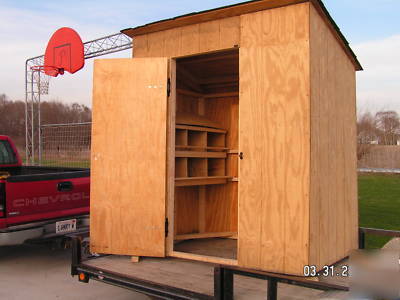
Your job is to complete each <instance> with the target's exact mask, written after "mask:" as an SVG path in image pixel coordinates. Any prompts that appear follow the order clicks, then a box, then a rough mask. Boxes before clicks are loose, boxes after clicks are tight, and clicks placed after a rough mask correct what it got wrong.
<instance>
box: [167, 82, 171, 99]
mask: <svg viewBox="0 0 400 300" xmlns="http://www.w3.org/2000/svg"><path fill="white" fill-rule="evenodd" d="M169 95H171V80H170V79H169V78H168V80H167V96H168V97H169Z"/></svg>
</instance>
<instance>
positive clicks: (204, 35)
mask: <svg viewBox="0 0 400 300" xmlns="http://www.w3.org/2000/svg"><path fill="white" fill-rule="evenodd" d="M219 24H220V21H219V20H215V21H211V22H205V23H201V24H199V42H200V44H199V46H200V47H199V50H200V51H199V52H208V51H211V50H215V49H218V48H219V44H220V31H219Z"/></svg>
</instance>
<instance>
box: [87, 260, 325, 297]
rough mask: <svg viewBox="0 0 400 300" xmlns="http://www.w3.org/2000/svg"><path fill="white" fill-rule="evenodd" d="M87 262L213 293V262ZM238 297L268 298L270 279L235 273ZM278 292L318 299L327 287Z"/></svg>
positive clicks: (285, 287)
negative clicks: (268, 280)
mask: <svg viewBox="0 0 400 300" xmlns="http://www.w3.org/2000/svg"><path fill="white" fill-rule="evenodd" d="M83 264H84V265H86V266H88V267H92V268H94V269H96V270H104V271H105V272H113V273H115V274H118V275H120V276H121V277H125V278H140V280H145V281H149V282H152V283H155V284H159V285H165V286H169V287H174V288H178V289H184V290H187V291H191V292H195V293H198V294H203V295H209V296H210V297H213V295H214V267H215V265H213V264H208V263H204V262H195V261H189V260H184V259H178V258H143V259H141V260H140V262H139V263H132V262H130V259H129V257H127V256H118V255H109V256H104V257H100V258H95V259H90V260H86V261H85V262H84V263H83ZM234 286H235V288H234V298H235V299H265V297H266V292H267V282H266V281H265V280H262V279H257V278H251V277H244V276H235V279H234ZM278 289H279V291H278V294H279V296H280V297H283V299H316V298H319V296H320V295H321V294H322V293H324V291H319V290H313V289H308V288H304V287H300V286H294V285H288V284H280V285H279V287H278Z"/></svg>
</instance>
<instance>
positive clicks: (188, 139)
mask: <svg viewBox="0 0 400 300" xmlns="http://www.w3.org/2000/svg"><path fill="white" fill-rule="evenodd" d="M226 133H227V131H226V130H224V129H220V128H210V127H201V126H192V125H188V124H177V125H176V130H175V141H176V145H175V185H176V186H196V185H212V184H223V183H226V182H227V181H228V180H229V179H230V178H231V177H229V176H226V162H225V161H226V158H227V152H228V151H229V149H228V148H227V147H226Z"/></svg>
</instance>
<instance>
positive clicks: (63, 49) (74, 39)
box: [31, 27, 85, 95]
mask: <svg viewBox="0 0 400 300" xmlns="http://www.w3.org/2000/svg"><path fill="white" fill-rule="evenodd" d="M84 65H85V58H84V46H83V43H82V40H81V38H80V36H79V34H78V33H77V32H76V31H75V30H73V29H71V28H68V27H62V28H60V29H58V30H57V31H56V32H55V33H54V34H53V35H52V36H51V38H50V40H49V42H48V44H47V47H46V52H45V54H44V65H42V66H32V67H31V70H32V76H34V77H35V78H34V79H35V82H36V84H37V90H38V92H39V94H40V95H47V94H48V93H49V82H50V77H57V76H58V75H64V72H65V71H67V72H69V73H71V74H74V73H75V72H77V71H79V70H80V69H82V68H83V66H84Z"/></svg>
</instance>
